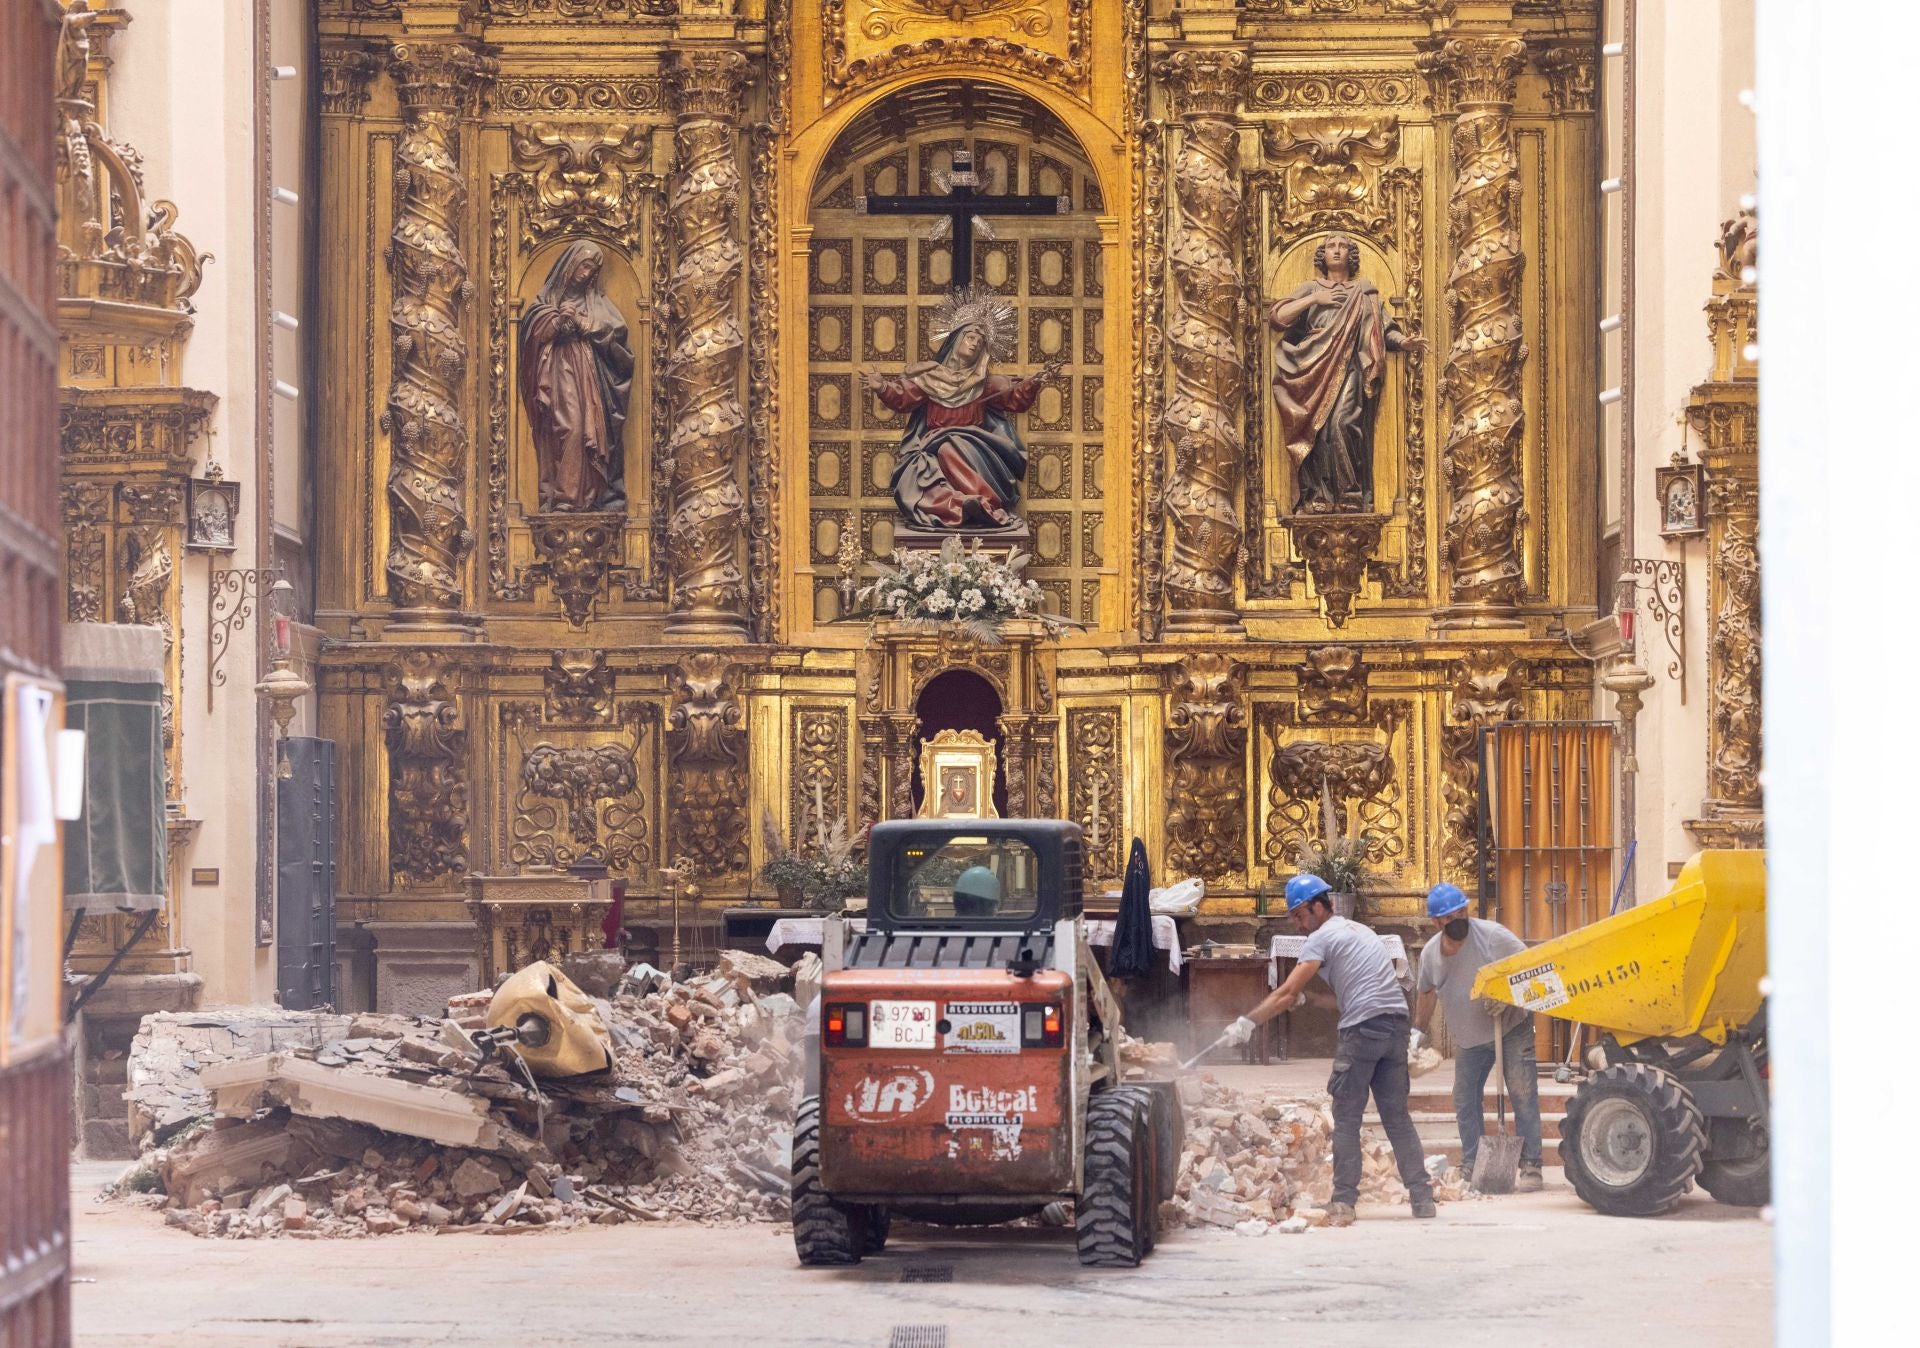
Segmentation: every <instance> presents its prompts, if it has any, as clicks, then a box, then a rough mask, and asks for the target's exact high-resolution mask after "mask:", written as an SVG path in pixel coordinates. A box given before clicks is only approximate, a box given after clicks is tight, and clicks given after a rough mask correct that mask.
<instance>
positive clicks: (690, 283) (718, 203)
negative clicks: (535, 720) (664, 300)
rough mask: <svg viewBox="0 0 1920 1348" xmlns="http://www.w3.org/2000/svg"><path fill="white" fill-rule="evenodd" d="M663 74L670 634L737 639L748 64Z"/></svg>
mask: <svg viewBox="0 0 1920 1348" xmlns="http://www.w3.org/2000/svg"><path fill="white" fill-rule="evenodd" d="M667 74H668V82H669V85H670V88H671V92H672V96H673V103H674V109H675V113H676V116H677V118H678V121H677V123H676V125H675V128H674V155H675V161H676V162H675V165H674V172H673V183H672V187H671V189H670V197H671V205H670V210H671V212H672V216H673V228H674V252H673V277H672V281H671V284H670V290H669V293H670V296H671V302H672V305H673V325H674V326H673V339H674V345H673V354H672V357H671V360H670V363H669V365H668V369H667V379H668V381H669V386H670V390H671V392H670V396H671V399H672V407H673V412H672V416H673V429H672V431H671V432H670V434H669V438H668V442H667V452H668V454H669V456H670V457H671V459H672V462H673V483H672V488H671V491H672V506H671V513H670V515H669V517H668V521H667V547H668V555H669V557H670V559H671V564H672V568H673V597H672V613H673V630H674V631H676V632H681V633H689V634H691V633H699V632H714V633H722V632H737V631H739V630H740V629H741V628H742V627H743V626H744V625H745V621H746V587H745V582H744V580H743V578H742V576H741V573H740V563H741V551H742V549H741V541H742V540H741V536H740V529H739V524H740V520H741V515H742V512H743V508H744V506H745V504H746V503H745V500H744V499H743V497H742V495H741V490H740V467H741V463H742V460H743V457H744V455H743V453H742V451H743V449H744V448H745V443H746V436H745V429H746V412H745V410H744V409H743V408H742V406H741V400H740V388H741V375H742V373H743V368H742V359H741V357H742V355H743V354H744V350H743V349H744V347H745V344H746V338H745V337H744V335H743V334H742V332H741V322H740V315H741V301H742V295H741V292H740V275H741V252H740V242H739V210H740V166H739V131H738V129H737V119H738V117H739V111H740V100H741V97H742V95H743V94H744V93H745V90H746V82H747V58H746V56H745V55H744V54H742V53H741V52H738V51H730V50H708V49H682V50H679V51H677V52H675V53H674V56H673V59H672V62H671V63H670V64H669V65H668V67H667Z"/></svg>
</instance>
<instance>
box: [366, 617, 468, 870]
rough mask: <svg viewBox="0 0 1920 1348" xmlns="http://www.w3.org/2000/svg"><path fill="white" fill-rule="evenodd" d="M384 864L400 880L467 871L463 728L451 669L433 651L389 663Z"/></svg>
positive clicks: (465, 779) (465, 745)
mask: <svg viewBox="0 0 1920 1348" xmlns="http://www.w3.org/2000/svg"><path fill="white" fill-rule="evenodd" d="M381 719H382V724H383V725H384V727H385V729H386V742H387V778H388V781H389V783H390V786H389V791H388V802H387V847H388V866H389V870H390V872H391V875H392V878H393V882H394V883H395V884H397V885H401V886H423V885H430V884H432V883H433V882H434V881H436V880H440V879H443V878H447V877H455V878H457V877H458V876H460V875H462V874H463V873H464V872H465V871H466V869H467V768H466V753H467V732H466V729H465V727H464V725H463V721H462V717H461V714H460V703H459V701H458V699H457V698H456V697H455V695H454V692H453V689H452V687H451V685H450V683H449V671H448V670H447V669H446V668H445V667H444V666H442V665H441V664H440V662H439V661H438V660H437V659H436V658H435V655H434V653H433V652H431V651H409V652H408V653H407V654H405V655H403V656H401V657H400V659H398V660H396V661H395V662H394V663H393V664H391V665H389V666H388V668H387V705H386V710H385V712H384V713H383V715H382V718H381Z"/></svg>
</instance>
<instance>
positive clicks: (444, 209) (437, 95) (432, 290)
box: [380, 40, 495, 622]
mask: <svg viewBox="0 0 1920 1348" xmlns="http://www.w3.org/2000/svg"><path fill="white" fill-rule="evenodd" d="M392 62H393V65H392V68H393V78H394V84H395V86H396V88H397V90H398V92H399V96H400V115H401V132H400V139H399V141H398V143H397V144H396V145H395V147H394V181H393V195H394V205H393V233H392V236H391V238H390V239H389V242H388V245H387V269H388V272H389V274H390V276H391V277H392V284H393V301H392V304H391V306H390V307H389V309H388V314H387V327H388V331H389V333H390V335H391V338H392V342H393V384H392V387H391V389H390V390H389V392H388V395H387V410H386V411H385V412H383V413H382V414H381V416H380V427H381V429H382V430H384V431H386V432H387V434H388V436H389V438H390V440H391V443H392V457H391V461H390V462H391V466H390V467H389V469H388V471H387V508H388V512H389V515H390V530H389V542H388V545H387V592H388V594H389V595H390V596H391V597H392V599H393V602H394V605H395V608H396V613H395V615H394V616H395V617H397V618H400V619H403V620H406V621H411V622H452V621H457V620H458V618H459V616H460V604H461V578H460V567H461V563H462V561H463V560H464V559H465V557H466V555H467V553H468V552H469V551H471V550H472V548H473V530H472V528H471V526H470V525H469V523H468V520H467V505H466V494H467V493H466V487H467V457H468V456H467V448H468V445H467V419H466V409H465V408H464V406H463V405H462V392H463V389H464V385H465V383H466V373H467V343H466V338H465V337H464V336H463V335H462V333H461V319H462V315H463V314H464V313H465V311H466V307H467V305H468V303H470V302H471V300H472V298H473V283H472V282H471V281H470V280H469V279H468V275H467V270H468V269H467V256H466V253H465V251H464V250H463V246H462V240H461V233H462V224H463V222H464V214H465V207H466V195H467V194H466V184H465V178H464V174H463V172H462V169H461V165H460V123H461V120H462V118H463V117H465V116H470V115H471V114H472V113H473V112H474V111H475V108H476V104H477V102H478V99H479V95H480V93H481V91H482V90H484V89H485V88H486V85H487V83H488V82H489V81H490V80H491V79H492V78H493V72H494V69H495V66H494V62H493V61H492V60H490V59H488V58H487V57H485V56H483V55H481V54H480V53H479V52H478V51H476V50H475V49H474V48H473V47H472V46H470V45H468V44H466V43H461V42H415V41H411V40H405V41H400V42H396V43H395V44H394V46H393V52H392Z"/></svg>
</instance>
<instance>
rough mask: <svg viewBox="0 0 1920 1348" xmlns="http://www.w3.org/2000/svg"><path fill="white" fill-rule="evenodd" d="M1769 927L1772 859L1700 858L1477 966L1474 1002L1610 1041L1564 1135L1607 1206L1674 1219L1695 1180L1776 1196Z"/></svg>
mask: <svg viewBox="0 0 1920 1348" xmlns="http://www.w3.org/2000/svg"><path fill="white" fill-rule="evenodd" d="M1766 917H1767V871H1766V854H1765V853H1764V852H1757V851H1744V852H1720V851H1709V852H1701V853H1699V854H1697V855H1696V856H1694V857H1693V859H1692V860H1690V861H1688V862H1687V864H1686V865H1685V866H1684V867H1682V868H1681V871H1680V878H1679V879H1678V880H1677V881H1676V882H1675V883H1674V886H1673V889H1672V891H1671V892H1669V893H1668V894H1666V895H1665V896H1664V897H1662V898H1659V899H1655V900H1654V901H1652V902H1651V903H1645V904H1641V905H1640V906H1638V907H1636V908H1630V909H1628V910H1626V911H1625V912H1622V913H1616V914H1615V915H1614V916H1612V917H1609V918H1605V919H1602V920H1601V921H1599V922H1595V923H1593V924H1592V925H1591V926H1587V927H1582V928H1581V929H1580V930H1578V931H1575V932H1569V933H1568V934H1567V935H1565V936H1561V937H1558V938H1557V939H1555V940H1551V941H1546V942H1543V943H1541V944H1540V945H1537V946H1533V947H1532V948H1530V949H1528V950H1526V951H1524V952H1522V953H1521V954H1518V955H1514V956H1512V957H1511V958H1509V959H1505V960H1501V961H1500V962H1498V963H1496V964H1489V965H1487V966H1486V967H1485V968H1484V969H1482V970H1481V971H1480V976H1479V978H1478V980H1476V982H1475V983H1474V995H1475V996H1476V997H1480V998H1483V999H1486V1000H1489V1001H1492V1002H1495V1003H1501V1004H1505V1005H1509V1006H1516V1007H1520V1008H1523V1009H1525V1010H1528V1011H1537V1012H1539V1013H1540V1014H1542V1015H1547V1016H1554V1017H1557V1018H1559V1019H1561V1020H1569V1021H1575V1022H1578V1023H1579V1024H1581V1025H1584V1026H1586V1027H1588V1029H1589V1030H1591V1031H1595V1032H1597V1033H1598V1034H1599V1035H1600V1036H1602V1038H1601V1042H1600V1046H1599V1048H1598V1049H1597V1050H1595V1054H1596V1055H1597V1058H1598V1061H1597V1062H1595V1063H1594V1064H1593V1067H1594V1070H1593V1071H1591V1072H1590V1073H1589V1074H1588V1076H1587V1077H1586V1079H1585V1080H1584V1081H1583V1082H1582V1083H1581V1084H1580V1086H1579V1088H1578V1089H1577V1090H1576V1091H1575V1093H1574V1096H1573V1099H1572V1100H1571V1101H1570V1102H1569V1103H1568V1105H1567V1115H1566V1119H1565V1121H1564V1122H1563V1123H1562V1124H1561V1128H1560V1163H1561V1164H1562V1165H1563V1166H1565V1167H1566V1172H1567V1180H1568V1182H1569V1183H1571V1184H1572V1185H1573V1188H1574V1191H1575V1192H1576V1193H1578V1194H1579V1195H1580V1197H1581V1198H1583V1199H1585V1200H1586V1201H1587V1202H1588V1203H1590V1204H1592V1205H1593V1206H1594V1207H1595V1208H1597V1209H1599V1210H1600V1211H1601V1212H1605V1213H1611V1214H1614V1215H1617V1216H1634V1217H1645V1216H1652V1215H1655V1214H1658V1213H1662V1212H1665V1211H1667V1210H1668V1209H1669V1208H1671V1207H1672V1206H1673V1205H1674V1204H1675V1203H1677V1202H1678V1201H1679V1200H1680V1196H1681V1195H1682V1194H1684V1193H1686V1192H1687V1191H1688V1190H1689V1189H1691V1188H1692V1187H1693V1184H1694V1181H1695V1180H1696V1179H1697V1180H1698V1181H1699V1182H1700V1187H1701V1188H1703V1189H1705V1190H1706V1191H1707V1192H1708V1193H1710V1194H1712V1195H1713V1196H1714V1197H1715V1198H1716V1199H1718V1200H1719V1201H1721V1202H1722V1203H1731V1204H1734V1205H1737V1206H1742V1207H1758V1206H1761V1205H1763V1204H1765V1203H1766V1202H1767V1201H1768V1196H1769V1193H1770V1185H1769V1176H1770V1172H1769V1169H1768V1151H1769V1146H1768V1142H1769V1125H1768V1108H1767V1041H1766V1028H1767V1010H1766V999H1765V997H1764V996H1763V994H1762V992H1761V983H1762V981H1763V980H1764V979H1765V977H1766V972H1767V932H1766Z"/></svg>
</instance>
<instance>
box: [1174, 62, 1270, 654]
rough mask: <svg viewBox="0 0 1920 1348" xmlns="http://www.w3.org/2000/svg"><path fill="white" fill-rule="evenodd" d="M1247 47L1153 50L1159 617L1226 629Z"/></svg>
mask: <svg viewBox="0 0 1920 1348" xmlns="http://www.w3.org/2000/svg"><path fill="white" fill-rule="evenodd" d="M1248 65H1249V62H1248V59H1247V54H1246V53H1245V52H1243V51H1238V50H1234V49H1231V48H1209V47H1183V48H1181V49H1180V50H1178V51H1173V52H1169V53H1168V54H1167V55H1166V56H1164V57H1162V58H1161V60H1160V62H1159V67H1158V71H1157V73H1158V75H1159V76H1160V78H1161V79H1163V80H1165V81H1166V82H1167V85H1168V87H1169V89H1170V91H1171V93H1172V97H1173V108H1174V113H1175V115H1176V116H1177V117H1178V118H1179V121H1180V129H1181V135H1180V144H1179V149H1178V150H1177V151H1176V152H1175V154H1174V158H1173V194H1174V202H1175V207H1176V209H1175V213H1174V225H1173V237H1172V239H1171V241H1170V242H1169V244H1168V247H1167V255H1168V258H1169V260H1170V262H1171V270H1172V275H1173V304H1172V312H1171V315H1170V317H1169V319H1168V322H1167V337H1166V341H1167V351H1168V353H1169V354H1170V355H1171V356H1172V359H1173V370H1174V387H1173V394H1172V396H1171V397H1169V398H1168V399H1167V406H1166V411H1165V412H1164V413H1163V414H1162V416H1161V418H1160V429H1161V432H1162V434H1164V435H1165V436H1166V438H1167V442H1168V446H1169V448H1171V449H1172V451H1173V471H1172V474H1171V476H1170V477H1169V479H1168V482H1167V486H1166V490H1165V493H1164V496H1163V499H1164V501H1165V504H1166V512H1167V515H1168V517H1169V518H1170V519H1171V520H1172V522H1173V555H1172V556H1171V558H1170V559H1169V560H1168V562H1167V567H1166V577H1165V586H1166V596H1167V607H1168V615H1167V627H1168V629H1169V630H1170V631H1176V632H1219V631H1235V630H1238V629H1239V626H1240V615H1239V613H1238V611H1237V610H1236V609H1235V606H1234V573H1235V571H1236V569H1237V568H1238V566H1239V556H1240V508H1239V493H1240V476H1241V464H1242V462H1243V460H1244V457H1245V455H1244V447H1243V445H1242V443H1241V416H1242V410H1243V403H1244V400H1245V395H1246V384H1245V380H1244V378H1243V372H1242V366H1241V361H1240V347H1239V340H1238V331H1239V316H1240V255H1241V230H1242V228H1243V224H1244V211H1243V206H1242V201H1241V183H1240V169H1239V164H1238V162H1237V157H1236V154H1235V149H1234V116H1235V113H1236V112H1237V111H1238V109H1239V106H1240V95H1241V92H1242V90H1243V89H1244V88H1245V87H1246V82H1247V71H1248Z"/></svg>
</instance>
